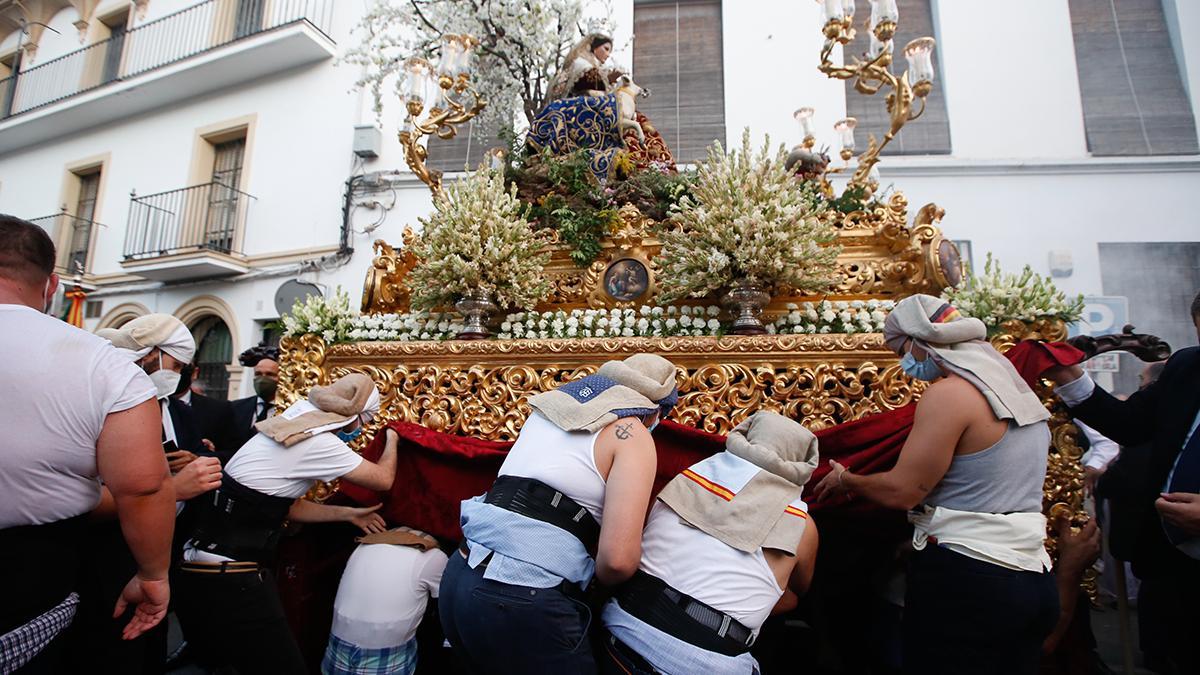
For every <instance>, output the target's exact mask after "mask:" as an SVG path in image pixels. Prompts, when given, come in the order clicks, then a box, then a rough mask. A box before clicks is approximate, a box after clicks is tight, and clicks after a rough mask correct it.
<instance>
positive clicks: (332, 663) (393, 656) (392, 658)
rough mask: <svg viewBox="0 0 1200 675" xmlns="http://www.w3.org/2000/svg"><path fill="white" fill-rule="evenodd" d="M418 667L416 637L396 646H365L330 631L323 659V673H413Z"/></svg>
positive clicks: (340, 674) (362, 674)
mask: <svg viewBox="0 0 1200 675" xmlns="http://www.w3.org/2000/svg"><path fill="white" fill-rule="evenodd" d="M416 669H417V639H416V638H413V639H411V640H409V641H408V642H405V643H404V644H402V645H396V646H395V647H382V648H380V649H363V648H362V647H359V646H358V645H355V644H353V643H350V642H346V641H345V640H342V639H340V638H338V637H337V636H336V635H330V636H329V646H327V647H326V648H325V658H324V659H322V660H321V673H322V675H411V673H413V672H415V671H416Z"/></svg>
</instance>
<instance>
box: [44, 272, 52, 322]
mask: <svg viewBox="0 0 1200 675" xmlns="http://www.w3.org/2000/svg"><path fill="white" fill-rule="evenodd" d="M53 304H54V296H53V295H51V293H50V279H47V280H46V290H45V291H42V314H49V313H50V306H51V305H53Z"/></svg>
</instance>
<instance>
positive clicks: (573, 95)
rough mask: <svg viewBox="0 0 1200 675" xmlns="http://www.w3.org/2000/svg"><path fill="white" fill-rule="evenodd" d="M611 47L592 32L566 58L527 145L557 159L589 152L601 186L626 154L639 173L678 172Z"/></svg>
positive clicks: (634, 87) (536, 119)
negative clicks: (639, 106)
mask: <svg viewBox="0 0 1200 675" xmlns="http://www.w3.org/2000/svg"><path fill="white" fill-rule="evenodd" d="M612 47H613V41H612V38H610V37H608V36H607V35H603V34H600V33H592V34H590V35H586V36H584V38H583V39H582V40H580V41H579V42H578V43H577V44H576V45H575V46H574V47H573V48H572V49H571V51H570V52H568V53H567V57H566V59H564V60H563V65H562V67H561V68H560V69H559V72H558V74H557V75H555V77H554V80H553V82H552V83H551V85H550V92H549V94H550V99H551V101H550V103H548V104H547V105H546V107H545V108H544V109H543V110H542V111H541V112H540V113H538V115H537V117H535V118H534V120H533V124H532V125H531V126H530V130H529V135H528V136H527V139H526V144H527V145H528V147H529V149H530V150H532V151H533V152H542V151H543V150H546V151H549V152H550V154H552V155H565V154H569V153H571V152H575V151H576V150H581V149H582V150H585V151H587V152H588V155H589V159H590V163H591V168H592V172H593V173H594V174H595V175H596V177H597V178H599V179H600V180H602V181H603V180H606V179H607V178H609V177H611V173H612V170H613V162H614V160H615V159H616V157H617V154H618V153H619V152H621V151H624V152H626V153H627V154H628V157H629V159H630V161H631V162H632V163H633V165H634V166H635V167H637V168H639V169H647V168H650V167H651V166H654V167H656V168H658V169H659V170H662V171H670V172H674V171H675V160H674V158H673V157H672V156H671V151H670V149H668V148H667V144H666V142H665V141H663V138H662V135H661V134H659V133H658V131H657V130H656V129H655V128H654V125H653V124H651V123H650V120H649V118H647V117H646V115H644V114H643V113H642V112H641V111H638V110H636V108H635V99H636V98H637V96H638V94H639V93H641V90H640V88H639V87H638V86H637V85H636V84H634V83H633V81H632V80H631V79H630V78H629V77H628V76H626V74H625V73H623V72H621V71H620V70H619V69H617V68H616V67H614V66H613V65H612V64H611V63H610V62H609V59H608V57H609V55H610V54H611V53H612ZM642 95H643V96H644V95H646V94H645V93H642Z"/></svg>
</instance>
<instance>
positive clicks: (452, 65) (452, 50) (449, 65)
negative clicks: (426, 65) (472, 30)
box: [437, 34, 463, 78]
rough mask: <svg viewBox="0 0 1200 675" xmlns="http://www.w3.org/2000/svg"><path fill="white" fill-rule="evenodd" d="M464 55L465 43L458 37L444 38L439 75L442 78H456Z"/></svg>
mask: <svg viewBox="0 0 1200 675" xmlns="http://www.w3.org/2000/svg"><path fill="white" fill-rule="evenodd" d="M462 55H463V43H462V40H461V39H460V38H459V36H457V35H450V34H447V35H443V36H442V55H441V58H440V59H438V65H437V73H438V75H439V76H441V77H449V78H454V76H455V75H458V69H459V67H460V65H459V64H460V62H461V60H462Z"/></svg>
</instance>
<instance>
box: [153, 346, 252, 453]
mask: <svg viewBox="0 0 1200 675" xmlns="http://www.w3.org/2000/svg"><path fill="white" fill-rule="evenodd" d="M195 373H196V364H194V363H193V364H189V365H187V366H184V369H183V372H182V373H181V377H180V379H179V388H178V389H176V390H175V393H174V394H173V395H172V397H171V403H170V411H171V418H172V419H175V418H177V417H185V418H186V419H187V421H186V426H187V427H188V428H189V431H190V432H191V433H193V434H195V438H194V439H191V438H189V439H188V441H189V442H188V443H186V444H185V443H184V442H182V441H181V442H180V444H179V447H180V448H181V449H187V448H191V447H197V446H198V447H200V448H202V449H203V450H205V451H206V452H205V453H203V454H211V455H212V456H215V457H216V458H217V459H219V460H221V464H222V465H224V464H225V462H227V461H229V458H230V457H232V456H233V453H234V452H235V451H237V449H238V448H239V447H241V443H239V442H238V439H240V435H237V434H235V433H234V416H233V406H231V405H230V403H229V401H221V400H218V399H215V398H210V397H208V396H204V395H203V394H197V393H196V392H195V391H192V377H193V376H194V375H195ZM191 441H194V442H191Z"/></svg>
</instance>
